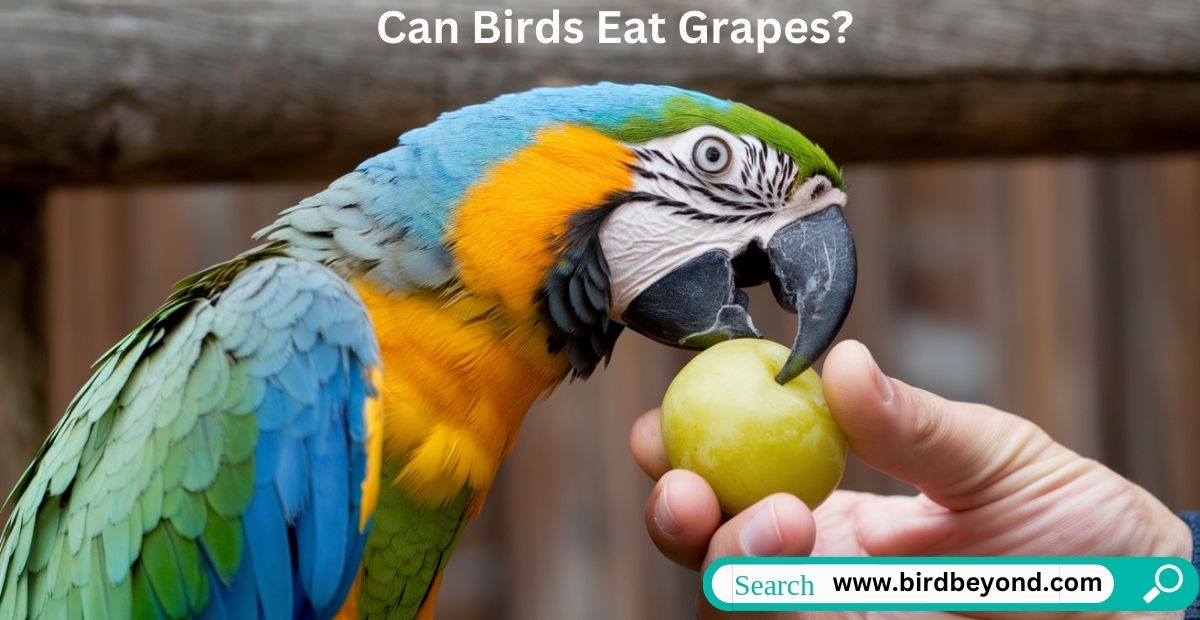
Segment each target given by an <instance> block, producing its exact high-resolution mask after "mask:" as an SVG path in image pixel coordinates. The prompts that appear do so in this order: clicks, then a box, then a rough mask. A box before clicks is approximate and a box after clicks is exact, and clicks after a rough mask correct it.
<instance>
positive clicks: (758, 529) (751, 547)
mask: <svg viewBox="0 0 1200 620" xmlns="http://www.w3.org/2000/svg"><path fill="white" fill-rule="evenodd" d="M740 538H741V541H742V550H743V551H745V552H746V554H747V555H758V556H769V555H776V554H778V553H779V551H780V550H781V549H783V537H782V536H780V534H779V522H778V520H777V519H776V517H775V500H773V499H769V500H767V503H766V504H763V506H762V508H759V509H758V512H757V513H755V514H754V516H753V517H751V518H750V522H749V523H747V524H746V527H744V528H742V533H741V536H740Z"/></svg>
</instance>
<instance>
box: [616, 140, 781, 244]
mask: <svg viewBox="0 0 1200 620" xmlns="http://www.w3.org/2000/svg"><path fill="white" fill-rule="evenodd" d="M738 140H739V141H740V142H741V143H742V144H743V145H744V146H745V147H746V152H747V155H748V156H747V157H746V158H745V161H743V162H741V164H740V165H739V166H738V168H739V170H738V172H737V174H736V177H735V178H737V179H738V181H739V183H737V184H734V183H726V182H721V181H718V180H716V179H714V178H712V177H709V176H708V175H705V174H698V173H697V172H696V171H695V170H694V169H693V166H691V165H688V164H687V163H686V162H684V161H683V160H681V159H679V157H677V156H675V155H674V154H672V153H665V152H663V151H661V150H658V149H654V148H647V147H643V148H637V149H634V155H635V156H636V157H637V160H638V161H637V163H635V164H633V165H632V166H630V168H631V170H632V171H633V173H634V174H635V175H637V176H639V177H641V178H644V179H649V180H655V181H658V182H659V183H660V184H667V185H673V186H675V187H677V188H679V189H681V190H683V191H684V192H686V193H688V194H692V195H695V196H696V197H697V199H698V200H697V202H705V203H711V204H713V205H716V206H717V207H718V208H719V209H720V210H721V212H711V211H704V210H701V209H697V208H696V207H694V206H692V205H691V204H688V203H686V202H681V201H678V200H672V199H669V198H666V197H663V196H657V195H654V194H648V193H645V192H641V193H638V192H635V193H636V194H640V195H641V197H640V199H641V200H642V201H644V202H651V203H654V204H657V205H659V206H662V207H667V208H670V209H672V214H674V215H682V216H685V217H687V218H689V219H693V220H698V221H702V222H711V223H714V224H729V223H735V222H754V221H757V220H761V219H764V218H768V217H770V216H771V214H772V213H774V212H775V211H776V210H778V209H779V208H781V207H782V206H783V205H784V204H786V203H787V200H788V199H789V198H790V197H791V192H792V187H791V186H792V185H793V183H792V180H793V179H794V178H795V174H796V164H795V162H794V161H792V158H791V157H788V156H787V155H786V154H785V153H782V152H780V151H777V150H774V149H771V148H770V147H768V146H767V144H766V143H765V142H763V141H762V140H753V141H751V140H746V139H745V138H740V137H739V138H738ZM772 159H773V160H774V161H773V162H772V161H771V160H772ZM768 163H774V164H775V165H774V166H773V170H771V171H770V172H768V170H767V169H768ZM664 164H665V166H664ZM664 168H666V170H663V169H664Z"/></svg>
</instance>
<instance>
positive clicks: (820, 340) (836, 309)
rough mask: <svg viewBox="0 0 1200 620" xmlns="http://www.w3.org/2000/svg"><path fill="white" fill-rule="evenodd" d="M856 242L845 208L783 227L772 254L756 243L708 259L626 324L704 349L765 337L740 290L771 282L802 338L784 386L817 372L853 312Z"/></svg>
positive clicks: (688, 267)
mask: <svg viewBox="0 0 1200 620" xmlns="http://www.w3.org/2000/svg"><path fill="white" fill-rule="evenodd" d="M857 271H858V267H857V259H856V257H855V252H854V238H853V237H852V236H851V235H850V227H849V226H848V225H847V223H846V217H845V215H844V214H843V213H842V209H841V207H838V206H832V207H829V208H826V209H824V210H822V211H818V212H817V213H813V214H811V215H808V216H805V217H803V218H800V219H798V220H796V221H795V222H793V223H791V224H788V225H786V226H784V227H783V228H780V229H779V230H778V231H777V232H776V233H775V234H774V236H772V237H771V238H770V240H768V241H767V243H766V247H765V248H760V247H758V245H757V244H754V243H752V244H751V245H750V246H749V247H747V248H746V250H745V251H743V252H742V253H741V254H739V255H738V256H736V257H730V256H729V255H728V254H726V253H725V252H722V251H712V252H708V253H706V254H702V255H700V256H698V257H696V258H694V259H692V260H691V261H689V262H688V263H685V264H684V265H683V266H681V267H679V268H677V269H675V270H674V271H671V272H670V273H668V274H666V275H665V276H664V277H662V278H661V279H659V280H658V281H657V282H655V283H654V284H652V285H650V286H649V287H648V288H647V289H646V290H644V291H642V293H641V294H639V295H638V296H637V297H636V298H634V299H633V301H632V302H631V303H630V304H629V306H628V307H627V308H626V310H625V312H624V314H623V315H622V317H621V319H622V322H624V323H625V324H626V325H628V326H629V327H631V328H632V329H633V330H635V331H637V332H639V333H641V334H643V335H645V336H647V337H649V338H651V339H653V340H657V341H659V342H662V343H664V344H667V345H671V346H676V347H684V348H688V349H704V348H707V347H710V346H712V345H714V344H716V343H718V342H722V341H724V340H730V339H733V338H761V337H762V332H760V331H759V330H758V329H757V328H756V327H755V326H754V323H753V322H752V321H751V319H750V314H749V312H747V309H746V305H747V302H748V297H747V295H746V293H745V292H744V291H742V290H740V289H739V288H738V287H740V286H753V285H755V284H761V283H762V282H764V281H765V282H769V283H770V285H771V290H772V291H773V292H774V293H775V299H776V300H777V301H778V302H779V305H781V306H782V307H783V308H784V309H785V310H787V311H789V312H793V313H795V314H796V315H797V322H798V325H797V328H796V338H795V340H794V341H793V343H792V349H791V354H790V355H789V356H788V359H787V362H786V363H785V364H784V365H783V368H781V369H780V371H779V373H778V374H777V375H776V376H775V381H776V382H778V383H780V384H783V383H787V382H788V381H791V380H792V379H794V378H796V377H797V376H799V375H800V373H802V372H804V371H805V370H806V369H807V368H808V367H809V366H811V365H812V363H813V362H814V361H816V359H817V358H818V357H820V355H821V353H823V352H824V351H825V349H826V348H828V347H829V345H830V343H832V342H833V338H834V337H835V336H836V335H837V332H838V330H839V329H841V326H842V322H843V321H845V319H846V315H847V314H848V313H849V311H850V302H851V301H852V300H853V299H854V287H855V283H856V281H857Z"/></svg>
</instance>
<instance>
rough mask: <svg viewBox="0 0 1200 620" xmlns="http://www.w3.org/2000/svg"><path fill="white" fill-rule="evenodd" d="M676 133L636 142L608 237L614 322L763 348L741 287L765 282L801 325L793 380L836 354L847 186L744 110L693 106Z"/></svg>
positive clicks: (850, 249) (655, 334)
mask: <svg viewBox="0 0 1200 620" xmlns="http://www.w3.org/2000/svg"><path fill="white" fill-rule="evenodd" d="M697 108H698V110H697V111H700V112H701V113H697V114H691V115H686V116H684V117H683V118H681V119H678V120H676V121H675V122H676V123H677V124H678V127H677V129H678V131H676V132H674V133H672V134H670V135H666V136H662V137H656V138H651V139H648V140H644V141H639V142H636V143H634V144H633V145H631V148H632V150H633V153H634V157H635V158H636V162H635V163H634V164H633V165H631V166H630V170H631V173H632V177H633V182H632V185H631V187H630V188H629V189H628V190H627V191H624V192H619V193H617V194H615V195H614V196H612V197H611V198H610V200H611V201H612V202H613V203H615V204H616V207H615V208H614V209H613V210H612V212H611V213H610V214H609V215H608V216H607V218H606V219H605V221H604V223H603V224H602V225H601V228H600V231H599V246H600V253H601V254H602V255H603V256H604V258H605V260H606V261H607V264H608V267H609V274H610V285H609V286H610V291H611V306H610V312H611V314H612V316H613V317H614V318H615V319H616V320H618V321H620V322H621V323H623V324H624V325H627V326H629V327H630V328H632V329H633V330H635V331H637V332H639V333H641V334H644V335H645V336H647V337H649V338H652V339H654V340H657V341H659V342H662V343H665V344H668V345H672V346H677V347H685V348H690V349H703V348H706V347H709V346H711V345H713V344H716V343H718V342H721V341H724V340H729V339H732V338H747V337H752V338H758V337H761V336H762V333H761V332H760V331H759V330H758V329H757V328H756V327H755V326H754V322H753V321H752V320H751V316H750V314H749V312H748V309H747V301H748V297H747V295H746V293H745V292H744V291H743V290H742V289H743V288H744V287H749V286H754V285H758V284H762V283H769V284H770V286H771V290H772V292H773V293H774V294H775V299H776V300H777V301H778V303H779V304H780V305H781V306H783V308H784V309H786V310H788V311H789V312H793V313H796V314H797V316H798V327H797V331H796V336H795V339H794V341H793V344H792V349H791V355H790V356H789V358H788V360H787V362H786V364H785V365H784V367H783V368H782V369H781V370H780V371H779V374H778V375H777V377H776V379H777V381H778V382H780V383H786V382H787V381H789V380H791V379H792V378H794V377H796V376H797V375H799V374H800V373H801V372H803V371H804V370H805V369H806V368H808V367H809V366H810V365H811V364H812V363H813V362H814V361H815V360H816V358H817V357H818V356H819V355H820V354H821V353H822V352H823V351H824V350H825V349H826V348H827V347H828V346H829V344H830V343H831V342H832V340H833V338H834V336H835V335H836V333H837V331H838V330H839V329H840V327H841V325H842V322H843V320H844V319H845V317H846V314H847V312H848V311H849V308H850V302H851V300H852V298H853V296H854V288H855V281H856V259H855V251H854V242H853V239H852V237H851V235H850V230H849V228H848V226H847V224H846V219H845V217H844V215H843V213H842V209H843V208H844V207H845V206H846V194H845V191H844V186H843V183H842V178H841V175H840V174H839V173H838V170H837V169H836V168H835V167H834V166H833V164H832V163H831V162H830V161H829V160H828V158H827V157H826V156H825V154H824V153H823V152H822V151H821V150H820V149H819V148H818V147H817V146H816V145H814V144H813V143H811V142H809V141H808V140H806V139H805V138H804V137H803V136H802V135H800V134H799V133H797V132H796V131H795V130H793V129H791V128H789V127H786V126H784V125H783V124H781V123H779V122H778V121H775V120H774V119H771V118H770V117H767V116H765V115H762V114H761V113H758V112H756V111H754V110H752V109H750V108H748V107H744V106H736V105H733V106H730V107H729V108H726V109H725V110H724V111H722V110H721V109H720V108H716V107H713V108H708V109H704V108H703V107H700V106H697Z"/></svg>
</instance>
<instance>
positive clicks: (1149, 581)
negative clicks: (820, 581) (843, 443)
mask: <svg viewBox="0 0 1200 620" xmlns="http://www.w3.org/2000/svg"><path fill="white" fill-rule="evenodd" d="M771 564H783V565H790V566H805V565H818V564H863V565H891V564H916V565H920V564H990V565H997V566H1003V565H1005V564H1099V565H1101V566H1104V567H1105V568H1107V569H1108V570H1109V571H1110V572H1111V573H1112V575H1113V592H1112V594H1111V595H1110V596H1109V597H1108V598H1107V599H1105V600H1104V601H1101V602H1097V603H1028V604H1014V603H971V604H962V603H953V604H948V603H903V604H900V603H858V604H852V603H838V604H831V603H821V604H811V605H809V604H802V603H786V604H767V603H726V602H724V601H721V600H718V599H717V597H716V596H715V595H714V594H713V591H712V576H713V573H715V572H716V570H717V569H719V568H721V567H723V566H729V565H743V566H744V565H752V566H761V565H771ZM1163 564H1170V565H1173V566H1176V567H1178V568H1179V569H1180V570H1181V572H1182V573H1183V587H1181V588H1180V589H1179V590H1177V591H1175V592H1171V593H1165V592H1164V593H1162V594H1160V595H1159V596H1158V597H1157V598H1155V599H1154V601H1152V602H1151V603H1150V604H1146V603H1145V602H1144V601H1143V600H1142V596H1143V595H1145V593H1146V591H1147V590H1148V589H1149V588H1151V587H1153V585H1154V573H1155V571H1157V570H1158V569H1159V567H1161V566H1162V565H1163ZM703 586H704V598H706V599H708V602H709V603H710V604H711V605H712V606H713V607H715V608H717V609H720V610H723V611H1179V610H1181V609H1184V608H1186V607H1187V606H1188V605H1190V604H1191V603H1192V601H1194V600H1196V594H1197V591H1200V575H1197V573H1196V568H1195V567H1194V566H1192V564H1191V563H1190V562H1187V561H1185V560H1183V559H1181V558H1177V557H1114V556H1095V557H1085V556H1065V557H1055V556H1036V557H1033V556H1004V557H982V556H980V557H971V556H946V557H897V556H889V557H772V558H765V557H764V558H745V557H728V558H719V559H717V560H715V561H713V563H712V564H710V565H709V566H708V568H707V569H706V570H705V571H704V583H703Z"/></svg>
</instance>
